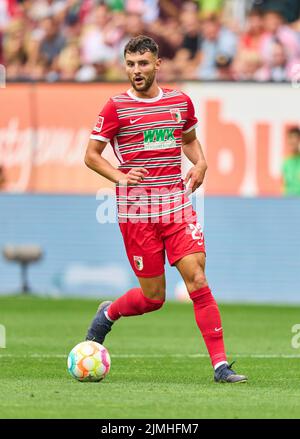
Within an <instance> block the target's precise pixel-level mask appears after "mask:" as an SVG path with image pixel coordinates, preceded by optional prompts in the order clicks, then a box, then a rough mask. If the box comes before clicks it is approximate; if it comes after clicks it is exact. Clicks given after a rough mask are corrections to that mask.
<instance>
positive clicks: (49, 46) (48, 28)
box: [39, 17, 66, 71]
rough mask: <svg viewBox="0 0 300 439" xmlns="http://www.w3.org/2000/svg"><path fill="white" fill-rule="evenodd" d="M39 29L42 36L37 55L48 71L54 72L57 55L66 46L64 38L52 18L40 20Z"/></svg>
mask: <svg viewBox="0 0 300 439" xmlns="http://www.w3.org/2000/svg"><path fill="white" fill-rule="evenodd" d="M41 29H42V31H43V34H44V35H43V37H42V39H41V43H40V48H39V54H40V56H41V58H42V59H43V60H45V63H46V65H47V66H48V67H49V70H50V71H51V70H56V62H57V59H58V55H59V53H60V52H61V51H62V49H63V48H64V47H65V45H66V40H65V37H64V36H63V35H62V32H61V30H60V29H59V26H58V23H57V21H56V20H55V19H54V18H52V17H48V18H45V19H43V20H42V22H41Z"/></svg>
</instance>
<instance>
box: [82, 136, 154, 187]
mask: <svg viewBox="0 0 300 439" xmlns="http://www.w3.org/2000/svg"><path fill="white" fill-rule="evenodd" d="M106 145H107V142H103V141H101V140H95V139H90V140H89V143H88V146H87V149H86V153H85V158H84V162H85V164H86V165H87V167H88V168H90V169H92V170H93V171H95V172H97V173H98V174H100V175H102V176H103V177H105V178H107V179H108V180H110V181H112V182H114V183H120V184H125V185H126V184H132V185H137V184H138V183H140V182H141V181H142V180H143V178H144V175H146V174H148V171H147V170H146V169H144V168H134V169H130V171H129V172H128V173H127V174H124V173H123V172H121V171H119V170H118V169H116V168H114V167H113V166H112V165H111V164H110V163H109V161H107V160H106V159H105V158H104V157H102V153H103V151H104V149H105V147H106Z"/></svg>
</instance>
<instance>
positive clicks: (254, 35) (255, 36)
mask: <svg viewBox="0 0 300 439" xmlns="http://www.w3.org/2000/svg"><path fill="white" fill-rule="evenodd" d="M245 28H246V31H245V32H242V34H241V36H240V39H239V45H238V50H239V51H242V50H251V51H254V52H256V53H259V50H260V46H261V44H262V38H263V34H264V23H263V16H262V13H261V12H260V11H259V10H258V9H252V10H251V11H250V12H249V13H248V15H247V19H246V25H245Z"/></svg>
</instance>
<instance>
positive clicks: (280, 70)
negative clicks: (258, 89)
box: [255, 40, 298, 82]
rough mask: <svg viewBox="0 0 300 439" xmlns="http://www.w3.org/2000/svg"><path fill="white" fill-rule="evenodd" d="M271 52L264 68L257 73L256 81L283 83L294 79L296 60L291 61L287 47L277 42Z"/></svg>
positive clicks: (272, 46)
mask: <svg viewBox="0 0 300 439" xmlns="http://www.w3.org/2000/svg"><path fill="white" fill-rule="evenodd" d="M270 49H271V52H270V54H269V55H268V60H267V62H265V64H264V66H263V67H262V68H261V69H260V70H258V71H257V72H256V76H255V79H257V80H259V81H274V82H282V81H285V80H286V79H290V80H291V79H292V75H293V67H294V66H295V65H296V64H297V63H298V61H297V60H296V59H294V60H291V61H289V58H288V54H287V49H286V47H285V46H284V45H283V44H282V43H281V42H280V41H277V40H274V41H273V43H272V45H271V46H270Z"/></svg>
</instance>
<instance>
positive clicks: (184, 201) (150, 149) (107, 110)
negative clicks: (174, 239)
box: [90, 89, 197, 218]
mask: <svg viewBox="0 0 300 439" xmlns="http://www.w3.org/2000/svg"><path fill="white" fill-rule="evenodd" d="M196 125H197V118H196V117H195V110H194V106H193V103H192V101H191V99H190V98H189V97H188V96H187V95H186V94H185V93H183V92H181V91H177V90H171V89H159V95H158V96H157V97H155V98H151V99H141V98H138V97H137V96H135V95H134V94H133V93H132V92H131V91H130V90H129V91H127V92H126V93H123V94H121V95H118V96H114V97H112V98H110V99H109V100H108V102H107V103H106V104H105V106H104V107H103V108H102V110H101V111H100V114H99V116H98V119H97V122H96V125H95V127H94V129H93V131H92V133H91V136H90V138H91V139H95V140H100V141H104V142H110V143H111V145H112V148H113V150H114V153H115V155H116V157H117V158H118V160H119V162H120V166H119V169H120V170H121V171H122V172H124V173H127V172H129V170H130V169H131V168H135V167H143V168H146V169H147V171H148V172H149V174H148V175H147V176H145V178H144V180H143V181H142V182H141V183H140V184H139V185H138V186H132V187H130V186H128V187H127V188H126V191H125V189H124V188H123V189H122V190H121V189H120V186H118V185H117V202H118V215H119V218H122V217H126V218H144V217H145V218H149V217H152V216H163V215H166V214H170V213H172V212H173V211H175V210H178V209H182V208H184V207H186V206H187V205H190V202H189V200H188V198H187V197H185V196H184V185H183V181H182V178H181V148H182V134H183V133H188V132H189V131H191V130H193V129H194V128H195V127H196Z"/></svg>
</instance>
